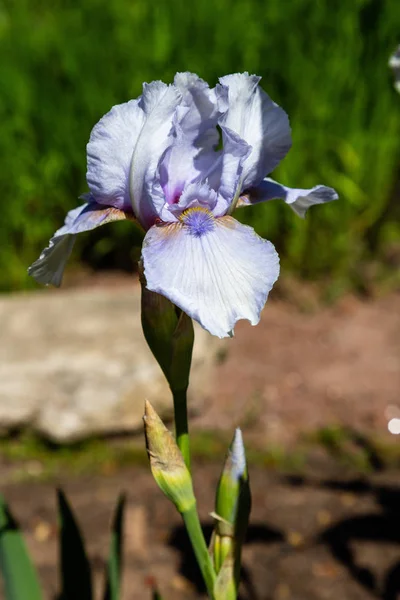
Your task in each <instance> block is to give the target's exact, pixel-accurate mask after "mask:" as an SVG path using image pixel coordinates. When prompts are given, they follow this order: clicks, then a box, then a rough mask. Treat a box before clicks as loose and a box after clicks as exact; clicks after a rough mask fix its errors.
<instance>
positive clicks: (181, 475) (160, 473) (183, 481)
mask: <svg viewBox="0 0 400 600" xmlns="http://www.w3.org/2000/svg"><path fill="white" fill-rule="evenodd" d="M143 420H144V431H145V436H146V447H147V452H148V455H149V458H150V467H151V472H152V473H153V477H154V479H155V480H156V482H157V484H158V485H159V487H160V488H161V489H162V491H163V492H164V494H165V495H166V496H167V497H168V498H169V499H170V500H171V501H172V502H173V503H174V504H175V506H176V508H177V509H178V511H179V512H180V513H184V512H186V511H187V510H189V509H190V508H192V507H193V506H194V505H195V504H196V499H195V497H194V493H193V486H192V479H191V477H190V473H189V471H188V469H187V467H186V465H185V462H184V460H183V456H182V454H181V452H180V450H179V448H178V446H177V444H176V442H175V440H174V438H173V436H172V435H171V433H170V432H169V431H168V429H167V428H166V427H165V425H164V423H163V422H162V421H161V419H160V417H159V416H158V415H157V413H156V411H155V410H154V408H153V407H152V405H151V404H150V402H148V401H147V400H146V402H145V414H144V417H143Z"/></svg>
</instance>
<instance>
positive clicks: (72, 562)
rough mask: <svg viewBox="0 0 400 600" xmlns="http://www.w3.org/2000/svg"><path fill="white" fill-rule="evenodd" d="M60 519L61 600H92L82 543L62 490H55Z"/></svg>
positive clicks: (88, 567) (87, 563) (87, 566)
mask: <svg viewBox="0 0 400 600" xmlns="http://www.w3.org/2000/svg"><path fill="white" fill-rule="evenodd" d="M57 499H58V511H59V519H60V569H61V599H62V600H92V597H93V592H92V578H91V572H90V564H89V560H88V557H87V554H86V550H85V545H84V541H83V538H82V535H81V532H80V529H79V526H78V524H77V522H76V520H75V517H74V514H73V512H72V510H71V507H70V505H69V503H68V501H67V498H66V496H65V494H64V492H63V491H62V490H57Z"/></svg>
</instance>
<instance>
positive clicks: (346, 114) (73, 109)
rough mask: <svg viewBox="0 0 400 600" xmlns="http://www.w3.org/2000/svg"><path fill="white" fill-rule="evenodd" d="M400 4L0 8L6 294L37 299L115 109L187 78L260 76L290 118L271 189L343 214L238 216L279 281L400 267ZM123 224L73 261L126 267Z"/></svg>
mask: <svg viewBox="0 0 400 600" xmlns="http://www.w3.org/2000/svg"><path fill="white" fill-rule="evenodd" d="M399 41H400V4H399V3H397V2H396V1H395V0H352V1H351V2H338V1H335V2H332V1H330V0H318V1H315V0H292V1H291V2H286V3H282V2H281V1H280V0H268V1H262V0H235V1H233V0H214V2H211V0H198V1H196V2H195V3H193V4H190V5H189V4H188V3H187V2H185V1H183V0H169V2H167V3H158V2H147V1H146V0H107V1H106V0H85V2H83V3H78V2H77V1H76V0H75V1H74V0H53V1H52V2H50V1H49V0H18V2H15V1H14V0H3V1H0V55H1V58H2V60H1V61H0V119H1V136H0V160H1V169H0V190H1V195H2V196H1V197H2V219H1V221H0V223H1V225H0V240H1V244H0V264H1V269H0V289H1V290H10V289H21V288H27V287H30V286H33V285H34V283H33V282H32V281H30V279H29V278H28V277H27V275H26V267H27V265H29V264H30V263H31V262H32V261H33V260H34V259H35V258H36V257H37V255H38V253H39V252H40V251H41V249H42V248H43V246H44V245H45V244H47V240H48V238H49V237H50V236H51V234H52V233H53V231H54V230H55V229H56V228H58V227H59V226H60V225H61V224H62V222H63V219H64V215H65V212H66V211H67V210H69V209H71V208H73V207H74V206H76V205H77V203H78V200H77V197H78V195H79V194H81V193H82V192H84V191H86V183H85V169H86V164H85V163H86V156H85V145H86V143H87V140H88V137H89V134H90V130H91V128H92V127H93V125H94V124H95V123H96V122H97V120H98V119H99V118H100V117H101V116H102V115H103V114H104V113H105V112H107V111H108V110H109V109H110V107H111V106H112V105H113V104H116V103H120V102H124V101H126V100H128V99H129V98H132V97H136V96H137V95H139V94H140V91H141V85H142V82H143V81H152V80H154V79H163V80H165V81H171V80H172V78H173V75H174V73H175V72H176V71H179V70H191V71H194V72H196V73H198V74H199V75H201V76H202V77H203V78H204V79H206V80H207V81H208V82H209V83H210V84H213V83H214V82H215V81H216V79H217V77H218V76H220V75H223V74H226V73H229V72H235V71H244V70H248V71H250V72H255V73H258V74H260V75H262V76H263V87H264V89H265V90H266V91H267V92H268V93H269V94H270V95H271V96H272V98H273V99H274V100H275V101H276V102H278V103H279V104H281V105H282V106H283V107H284V108H285V110H286V111H287V112H288V114H289V116H290V119H291V124H292V129H293V141H294V143H293V149H292V150H291V152H290V153H289V155H288V157H287V158H286V159H285V161H284V162H283V164H282V165H281V166H280V167H279V170H278V171H279V172H278V173H275V176H276V177H277V178H279V179H280V181H282V182H283V183H286V184H288V185H293V186H296V187H308V186H312V185H315V184H316V183H325V184H327V185H331V186H333V187H335V188H336V189H337V190H338V192H339V194H340V197H341V199H340V201H339V202H336V203H333V204H332V205H329V206H324V207H318V208H315V209H313V210H312V211H310V214H309V216H308V218H307V219H306V221H305V222H302V221H300V220H299V219H297V218H296V217H295V215H293V214H292V213H291V211H290V210H289V209H288V208H287V207H285V206H282V205H281V204H280V203H278V202H277V203H268V204H266V205H264V206H258V207H254V208H252V209H248V210H247V211H242V212H240V218H241V219H243V220H244V221H245V222H248V223H251V224H252V225H253V226H254V227H255V228H256V230H257V231H258V232H259V233H260V234H261V235H263V236H265V237H268V239H270V240H272V241H273V242H274V243H275V244H276V246H277V248H278V250H279V251H280V253H281V256H282V259H283V264H284V268H285V269H287V271H293V272H295V273H297V274H298V275H300V276H303V277H305V278H310V279H317V278H323V279H325V280H328V281H330V282H331V284H332V286H333V292H332V294H333V295H335V294H337V293H338V292H340V291H341V290H343V289H347V288H348V287H356V288H359V287H361V288H362V287H363V286H364V281H363V280H364V278H365V277H367V275H368V273H369V271H368V269H367V268H366V266H365V265H368V264H370V263H373V264H374V265H378V266H377V267H375V270H374V271H373V272H374V273H375V274H377V277H378V278H379V277H388V278H389V279H390V278H391V277H392V274H393V272H394V267H396V266H398V263H399V262H400V230H399V216H400V202H399V195H400V194H399V164H400V160H399V159H400V98H399V96H398V94H396V92H395V91H394V89H393V85H392V78H391V73H390V71H389V69H388V67H387V62H388V57H389V55H390V53H391V52H392V51H393V50H394V48H395V47H396V45H397V44H398V43H399ZM125 225H126V224H120V226H119V225H115V226H109V227H107V228H104V229H103V228H101V229H100V230H99V231H96V232H94V233H92V234H88V235H86V236H82V240H80V242H79V245H78V248H77V251H76V252H75V254H74V257H75V259H79V257H80V258H81V259H83V260H85V261H89V263H90V264H91V265H94V266H99V265H101V266H115V265H116V266H119V267H123V268H128V267H129V265H130V264H131V257H132V245H133V243H134V241H135V234H134V233H133V230H132V228H131V227H129V226H125Z"/></svg>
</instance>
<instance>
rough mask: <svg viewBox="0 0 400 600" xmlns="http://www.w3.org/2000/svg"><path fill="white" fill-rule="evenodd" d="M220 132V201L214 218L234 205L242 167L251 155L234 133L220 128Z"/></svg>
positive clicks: (245, 144)
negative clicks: (221, 145) (221, 146)
mask: <svg viewBox="0 0 400 600" xmlns="http://www.w3.org/2000/svg"><path fill="white" fill-rule="evenodd" d="M221 132H222V144H223V148H222V157H221V173H220V185H219V189H218V195H219V199H220V201H219V202H218V203H217V206H216V208H215V210H214V211H213V212H214V214H215V215H216V216H220V215H224V214H226V212H227V211H228V210H229V209H230V207H231V206H234V205H235V204H236V200H237V196H238V194H239V193H240V190H241V189H242V185H243V177H244V172H243V165H244V164H246V160H247V159H248V156H249V155H250V154H251V147H250V146H249V145H248V144H247V143H246V142H245V141H244V140H243V139H242V138H241V137H239V136H238V135H237V134H236V133H235V132H234V131H232V130H231V129H229V128H228V127H225V126H221ZM210 178H211V177H210Z"/></svg>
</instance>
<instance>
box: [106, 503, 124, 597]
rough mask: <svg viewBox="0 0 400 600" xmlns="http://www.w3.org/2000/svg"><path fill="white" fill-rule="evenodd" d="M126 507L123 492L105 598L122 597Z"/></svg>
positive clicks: (113, 539) (117, 510) (114, 530)
mask: <svg viewBox="0 0 400 600" xmlns="http://www.w3.org/2000/svg"><path fill="white" fill-rule="evenodd" d="M124 508H125V495H124V494H121V495H120V497H119V498H118V502H117V506H116V509H115V513H114V519H113V524H112V528H111V544H110V554H109V557H108V565H107V573H106V589H105V592H104V600H119V598H120V590H121V571H122V545H123V544H122V543H123V518H124Z"/></svg>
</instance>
